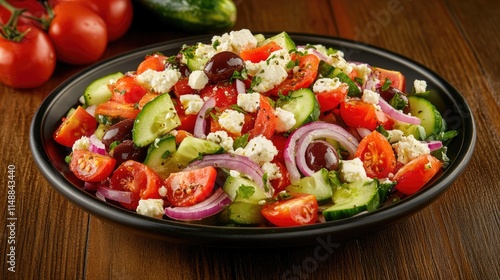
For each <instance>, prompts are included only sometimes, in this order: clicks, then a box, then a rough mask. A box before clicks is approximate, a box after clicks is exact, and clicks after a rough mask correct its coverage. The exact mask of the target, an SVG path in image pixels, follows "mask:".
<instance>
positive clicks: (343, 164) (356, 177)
mask: <svg viewBox="0 0 500 280" xmlns="http://www.w3.org/2000/svg"><path fill="white" fill-rule="evenodd" d="M339 170H340V176H341V178H342V179H343V180H344V181H345V182H348V183H352V182H356V181H367V180H370V178H368V176H367V175H366V171H365V168H364V167H363V162H362V161H361V159H359V158H354V159H351V160H341V161H340V169H339Z"/></svg>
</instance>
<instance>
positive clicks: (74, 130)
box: [54, 106, 97, 147]
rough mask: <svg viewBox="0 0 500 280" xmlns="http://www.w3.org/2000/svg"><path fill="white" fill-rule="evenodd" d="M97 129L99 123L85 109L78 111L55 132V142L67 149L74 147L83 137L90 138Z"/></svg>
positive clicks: (66, 119) (79, 107)
mask: <svg viewBox="0 0 500 280" xmlns="http://www.w3.org/2000/svg"><path fill="white" fill-rule="evenodd" d="M96 128H97V122H96V120H95V119H94V117H93V116H92V115H91V114H89V113H88V112H87V111H85V109H83V107H81V106H78V107H77V108H76V110H75V111H74V112H73V113H72V114H71V115H70V116H69V117H67V118H65V119H63V122H62V123H61V125H59V127H58V128H57V130H56V131H55V132H54V140H55V141H56V142H57V143H59V144H61V145H63V146H66V147H72V146H73V144H74V143H75V141H76V140H78V139H80V138H81V137H82V136H90V135H92V133H94V131H95V130H96Z"/></svg>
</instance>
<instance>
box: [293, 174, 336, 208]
mask: <svg viewBox="0 0 500 280" xmlns="http://www.w3.org/2000/svg"><path fill="white" fill-rule="evenodd" d="M286 190H287V191H289V192H290V193H308V194H313V195H314V196H316V200H317V201H318V203H323V202H326V201H328V200H330V199H331V198H332V196H333V188H332V186H331V184H330V179H329V176H328V170H326V169H325V168H322V169H321V170H319V171H317V172H316V173H314V174H313V175H311V176H308V177H304V178H301V179H300V180H299V182H298V183H297V185H290V186H288V187H286Z"/></svg>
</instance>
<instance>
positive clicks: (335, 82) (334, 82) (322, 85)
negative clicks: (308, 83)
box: [313, 77, 342, 93]
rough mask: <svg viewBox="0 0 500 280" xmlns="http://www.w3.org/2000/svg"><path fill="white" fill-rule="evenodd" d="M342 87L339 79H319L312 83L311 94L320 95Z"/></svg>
mask: <svg viewBox="0 0 500 280" xmlns="http://www.w3.org/2000/svg"><path fill="white" fill-rule="evenodd" d="M341 85H342V82H341V81H340V80H339V78H337V77H335V78H320V79H317V80H316V82H314V85H313V92H314V93H321V92H325V91H334V90H336V89H338V88H339V87H340V86H341Z"/></svg>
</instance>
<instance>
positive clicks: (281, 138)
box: [271, 133, 288, 163]
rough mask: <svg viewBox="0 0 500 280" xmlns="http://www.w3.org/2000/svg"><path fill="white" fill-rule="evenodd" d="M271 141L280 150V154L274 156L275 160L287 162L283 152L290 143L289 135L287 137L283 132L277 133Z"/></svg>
mask: <svg viewBox="0 0 500 280" xmlns="http://www.w3.org/2000/svg"><path fill="white" fill-rule="evenodd" d="M271 141H272V142H273V145H274V146H275V147H276V149H277V150H278V154H277V155H276V156H275V157H274V160H275V161H279V162H281V163H285V158H284V157H283V152H284V151H285V148H286V145H287V143H288V137H286V136H285V135H284V134H283V133H275V134H274V135H273V138H272V139H271Z"/></svg>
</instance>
